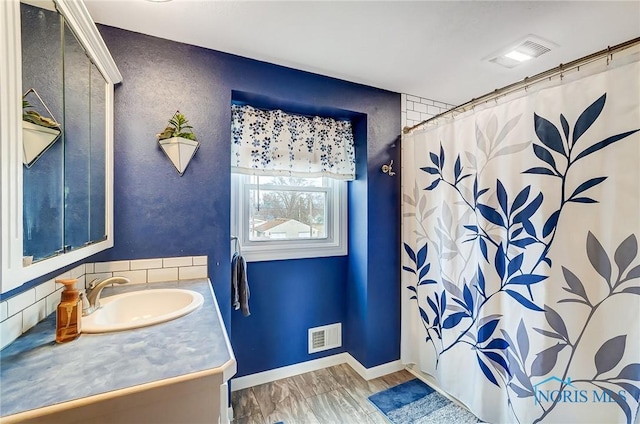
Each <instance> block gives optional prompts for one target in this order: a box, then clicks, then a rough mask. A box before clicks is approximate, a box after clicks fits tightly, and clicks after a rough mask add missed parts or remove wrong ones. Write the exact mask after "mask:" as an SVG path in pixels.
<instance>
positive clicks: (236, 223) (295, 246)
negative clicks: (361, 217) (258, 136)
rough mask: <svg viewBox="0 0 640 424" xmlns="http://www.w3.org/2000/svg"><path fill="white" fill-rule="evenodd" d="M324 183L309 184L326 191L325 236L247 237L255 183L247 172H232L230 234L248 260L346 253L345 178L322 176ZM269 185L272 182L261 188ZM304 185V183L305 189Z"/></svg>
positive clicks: (268, 187) (316, 189) (346, 185)
mask: <svg viewBox="0 0 640 424" xmlns="http://www.w3.org/2000/svg"><path fill="white" fill-rule="evenodd" d="M309 178H313V177H311V176H309ZM323 178H324V179H325V181H326V182H327V185H326V186H324V187H322V188H318V187H308V188H309V189H310V190H309V191H323V192H326V193H327V199H326V201H327V216H326V219H325V220H326V222H327V223H328V224H327V225H326V227H325V229H326V232H327V237H326V238H316V239H312V238H309V239H300V240H292V239H287V240H277V239H275V240H257V241H252V240H250V239H249V204H250V203H249V191H250V190H251V189H252V188H254V187H255V184H252V183H251V181H250V179H251V176H250V175H246V174H241V173H236V172H232V173H231V235H232V236H233V237H238V242H239V243H240V247H241V249H242V255H243V256H244V258H245V260H246V261H247V262H261V261H274V260H286V259H307V258H322V257H330V256H344V255H347V253H348V227H347V220H348V212H347V202H348V196H347V192H348V182H347V181H344V180H338V179H334V178H329V177H323ZM263 187H264V188H265V189H272V188H273V185H272V184H265V185H260V188H263ZM306 188H307V187H305V189H306Z"/></svg>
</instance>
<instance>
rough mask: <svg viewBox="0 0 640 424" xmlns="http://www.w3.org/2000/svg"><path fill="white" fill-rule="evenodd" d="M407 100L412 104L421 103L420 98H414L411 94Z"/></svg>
mask: <svg viewBox="0 0 640 424" xmlns="http://www.w3.org/2000/svg"><path fill="white" fill-rule="evenodd" d="M407 100H408V101H412V102H419V101H420V97H417V96H412V95H410V94H407Z"/></svg>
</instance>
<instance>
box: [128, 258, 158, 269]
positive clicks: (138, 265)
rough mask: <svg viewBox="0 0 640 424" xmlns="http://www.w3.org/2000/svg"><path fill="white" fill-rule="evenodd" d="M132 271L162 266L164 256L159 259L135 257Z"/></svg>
mask: <svg viewBox="0 0 640 424" xmlns="http://www.w3.org/2000/svg"><path fill="white" fill-rule="evenodd" d="M130 268H131V271H136V270H139V269H154V268H162V258H157V259H134V260H132V261H131V264H130Z"/></svg>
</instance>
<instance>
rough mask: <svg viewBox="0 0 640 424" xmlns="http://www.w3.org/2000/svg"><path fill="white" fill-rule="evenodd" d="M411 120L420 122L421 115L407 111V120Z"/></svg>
mask: <svg viewBox="0 0 640 424" xmlns="http://www.w3.org/2000/svg"><path fill="white" fill-rule="evenodd" d="M409 119H411V120H412V121H419V120H420V113H418V112H415V111H412V110H408V111H407V120H409Z"/></svg>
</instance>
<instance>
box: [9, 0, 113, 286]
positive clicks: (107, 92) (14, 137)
mask: <svg viewBox="0 0 640 424" xmlns="http://www.w3.org/2000/svg"><path fill="white" fill-rule="evenodd" d="M0 28H1V29H0V32H1V35H2V38H3V42H2V43H0V61H1V63H2V69H5V70H7V72H3V73H2V75H1V76H0V86H2V87H3V89H2V90H0V135H1V140H2V143H1V145H0V155H1V156H0V172H1V181H0V184H1V186H2V195H1V204H0V205H1V216H2V244H1V254H2V255H1V256H2V280H1V281H0V284H1V288H2V293H4V292H7V291H9V290H12V289H14V288H16V287H19V286H20V285H22V284H24V283H25V282H27V281H30V280H32V279H34V278H37V277H39V276H41V275H44V274H47V273H49V272H53V271H56V270H58V269H60V268H62V267H64V266H66V265H69V264H72V263H74V262H77V261H79V260H82V259H84V258H86V257H88V256H90V255H92V254H95V253H97V252H99V251H102V250H104V249H107V248H109V247H112V246H113V194H112V192H111V188H112V185H113V94H114V84H117V83H119V82H120V81H121V80H122V77H121V75H120V73H119V71H118V69H117V67H116V65H115V63H114V61H113V58H112V57H111V55H110V53H109V51H108V50H107V48H106V45H105V44H104V41H103V40H102V38H101V36H100V34H99V32H98V30H97V28H96V26H95V24H94V23H93V21H92V20H91V17H90V15H89V13H88V11H87V9H86V7H85V5H84V4H83V3H82V2H81V1H79V0H23V1H22V2H21V1H19V0H2V1H0ZM5 88H6V89H5ZM25 113H27V115H23V114H25ZM23 116H24V117H25V119H24V120H23ZM34 116H35V119H34V118H33V117H34Z"/></svg>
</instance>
